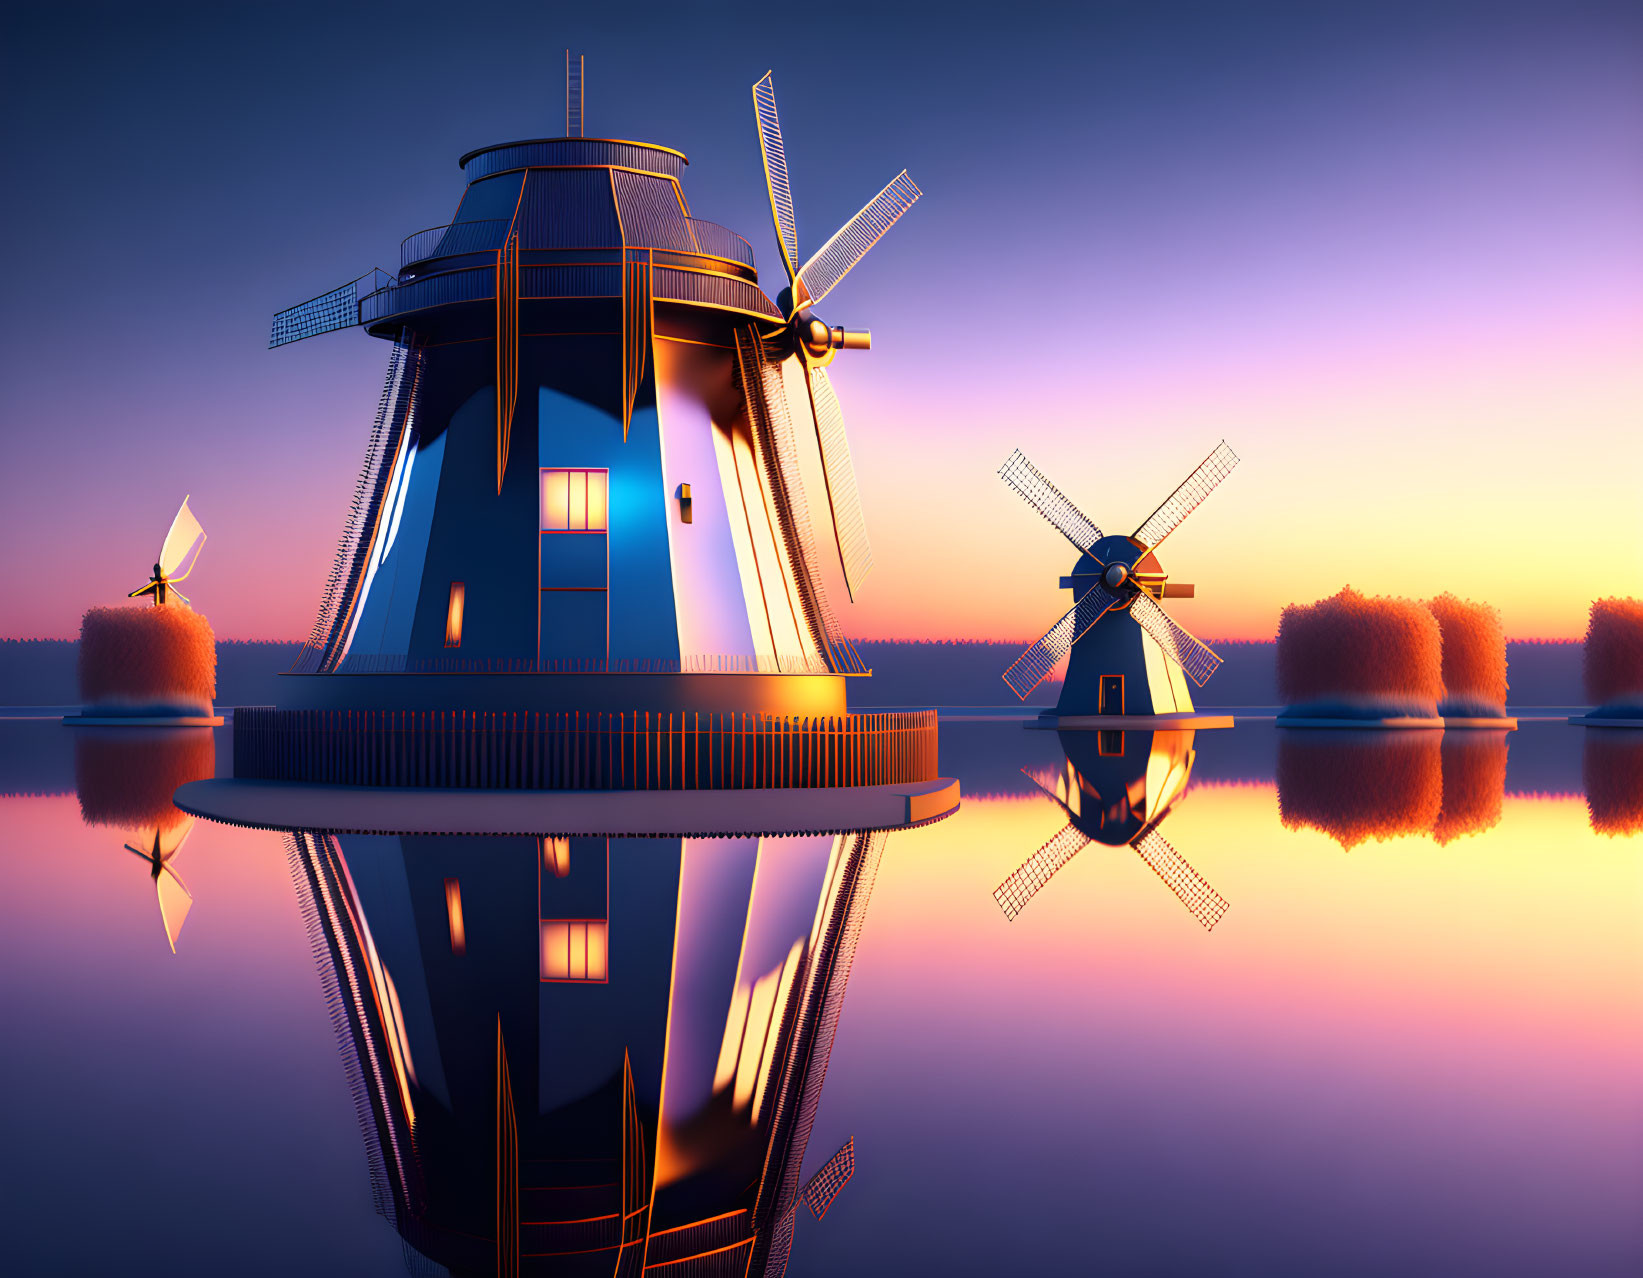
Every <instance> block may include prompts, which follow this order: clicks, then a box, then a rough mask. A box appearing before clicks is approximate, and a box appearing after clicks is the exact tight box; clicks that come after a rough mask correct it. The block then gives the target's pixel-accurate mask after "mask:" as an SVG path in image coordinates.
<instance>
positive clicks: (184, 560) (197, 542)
mask: <svg viewBox="0 0 1643 1278" xmlns="http://www.w3.org/2000/svg"><path fill="white" fill-rule="evenodd" d="M204 547H205V529H203V528H201V527H200V521H199V520H198V519H195V518H194V512H193V511H191V510H190V509H189V508H188V498H187V497H184V498H183V504H182V505H181V506H179V507H178V508H177V517H176V518H175V519H173V520H172V521H171V530H170V531H169V532H167V533H166V535H165V542H164V544H162V545H161V547H160V562H159V563H157V564H155V565H154V575H153V576H152V577H151V578H149V581H148V584H147V585H146V586H143V587H141V588H139V589H137V590H133V591H132V592H131V593H130V594H129V595H127V596H126V598H127V599H140V598H141V597H142V596H144V595H152V596H153V597H154V606H155V607H159V606H160V605H162V604H164V603H165V600H166V596H167V595H168V594H174V595H176V596H177V598H179V599H181V600H182V601H183V602H184V603H187V602H188V596H187V595H185V594H183V592H182V591H180V590H178V589H177V583H178V582H179V581H182V580H183V579H184V578H185V577H187V576H188V574H189V573H191V572H193V571H194V565H195V563H197V562H198V561H199V558H200V551H201V550H202V549H204Z"/></svg>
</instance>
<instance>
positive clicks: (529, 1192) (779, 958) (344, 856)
mask: <svg viewBox="0 0 1643 1278" xmlns="http://www.w3.org/2000/svg"><path fill="white" fill-rule="evenodd" d="M884 840H885V836H884V835H882V834H853V835H843V836H811V837H786V838H719V839H707V838H686V839H677V838H674V839H666V838H664V839H633V838H621V837H610V838H586V837H584V838H558V837H544V838H495V837H493V838H471V837H463V836H409V835H407V836H358V835H341V836H334V835H323V834H309V833H298V834H294V835H292V836H290V852H289V856H290V865H291V871H292V877H293V880H294V882H295V884H296V888H297V893H298V896H299V899H300V901H301V904H302V910H303V914H304V916H305V918H306V919H307V922H308V927H309V934H310V940H311V942H312V945H313V950H314V954H315V957H316V960H317V962H318V965H319V968H320V973H321V979H322V982H323V984H324V988H325V1000H326V1004H327V1006H328V1007H329V1008H330V1011H331V1016H332V1019H333V1023H334V1026H335V1029H336V1031H337V1036H338V1041H339V1045H340V1047H341V1049H342V1054H343V1058H344V1061H345V1065H346V1068H347V1072H348V1079H349V1084H350V1087H351V1089H352V1091H353V1094H354V1100H355V1107H356V1110H357V1112H358V1115H359V1118H360V1123H361V1127H362V1130H363V1133H364V1136H365V1144H366V1147H367V1152H368V1158H369V1162H370V1167H371V1180H372V1185H373V1188H374V1191H375V1195H376V1205H377V1208H378V1210H379V1211H380V1212H381V1213H382V1214H383V1215H384V1216H386V1217H387V1218H388V1219H389V1220H390V1221H392V1222H393V1224H394V1225H395V1227H396V1228H397V1229H398V1230H399V1232H400V1234H401V1235H402V1236H403V1238H404V1239H405V1240H406V1242H407V1243H408V1244H410V1245H411V1246H412V1247H413V1248H414V1249H415V1251H416V1252H417V1253H418V1254H419V1255H420V1256H423V1257H426V1258H428V1259H430V1260H433V1261H435V1262H437V1263H438V1264H440V1265H443V1266H446V1267H447V1268H449V1269H450V1270H451V1271H452V1272H455V1273H463V1274H468V1273H473V1274H478V1273H493V1272H495V1273H504V1274H512V1273H520V1272H532V1271H536V1272H549V1271H551V1272H555V1273H561V1272H577V1273H580V1272H583V1271H584V1270H586V1271H587V1272H596V1271H597V1272H600V1273H610V1272H613V1271H614V1272H617V1273H634V1274H637V1273H639V1272H640V1270H641V1268H642V1267H643V1266H645V1265H653V1266H654V1265H658V1264H665V1265H666V1266H667V1270H666V1272H667V1273H669V1274H677V1275H688V1274H707V1273H713V1274H718V1273H731V1272H734V1273H737V1274H741V1273H744V1272H764V1271H766V1270H769V1271H772V1272H780V1271H781V1270H782V1269H783V1268H784V1267H785V1264H786V1259H787V1254H788V1251H789V1248H790V1246H791V1243H792V1237H793V1221H794V1213H795V1209H796V1208H797V1207H798V1206H799V1205H800V1201H801V1199H803V1200H804V1201H806V1202H808V1204H809V1207H810V1210H811V1211H812V1212H813V1213H814V1214H816V1215H818V1216H819V1215H820V1214H821V1213H822V1212H824V1211H825V1210H826V1208H827V1205H828V1204H829V1203H830V1202H831V1201H832V1196H833V1195H834V1194H836V1193H837V1191H838V1189H839V1187H840V1186H841V1185H842V1184H843V1183H844V1181H845V1180H847V1179H848V1178H849V1175H850V1173H851V1171H852V1170H853V1168H854V1148H853V1145H852V1144H850V1143H847V1144H846V1146H845V1147H844V1148H843V1149H841V1150H840V1151H839V1153H838V1155H837V1156H835V1158H834V1159H832V1160H830V1161H829V1162H828V1163H827V1165H826V1166H824V1167H823V1169H822V1171H821V1172H820V1173H818V1174H817V1175H816V1176H814V1177H813V1178H812V1179H811V1182H810V1183H809V1184H807V1185H804V1186H801V1185H800V1183H799V1172H800V1167H801V1165H802V1164H803V1162H804V1158H805V1150H806V1145H807V1142H808V1140H809V1133H810V1128H811V1124H812V1123H813V1121H814V1118H815V1113H816V1107H817V1105H818V1103H819V1101H820V1097H821V1089H822V1083H823V1079H824V1077H825V1074H826V1068H827V1060H828V1055H829V1052H830V1051H831V1047H832V1040H833V1033H834V1028H835V1026H836V1024H837V1020H838V1013H839V1007H840V1004H841V1002H842V999H843V996H844V990H845V984H846V982H847V981H848V979H849V975H850V967H851V959H852V956H853V953H854V950H855V946H856V938H857V935H858V933H859V930H860V928H861V923H862V917H863V914H864V912H865V910H866V906H867V900H868V895H869V893H870V891H871V888H872V884H873V879H874V876H875V874H876V872H877V867H878V863H879V859H880V856H881V853H882V850H883V846H884Z"/></svg>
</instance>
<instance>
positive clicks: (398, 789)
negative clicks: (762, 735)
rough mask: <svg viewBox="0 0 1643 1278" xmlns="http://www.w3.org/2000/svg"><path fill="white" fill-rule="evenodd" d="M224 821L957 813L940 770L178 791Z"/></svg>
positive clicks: (434, 826) (588, 825)
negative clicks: (514, 785)
mask: <svg viewBox="0 0 1643 1278" xmlns="http://www.w3.org/2000/svg"><path fill="white" fill-rule="evenodd" d="M172 801H173V802H174V803H175V804H176V805H177V806H178V807H179V808H181V809H182V810H183V811H184V812H188V813H191V814H193V815H194V816H199V817H205V818H206V819H208V820H211V821H220V822H222V823H223V824H225V825H240V826H252V827H254V828H257V829H264V830H315V831H324V832H326V833H332V834H507V835H524V834H531V835H535V834H560V835H569V834H591V835H600V834H604V835H673V836H679V835H699V836H711V835H754V834H759V835H795V834H844V833H849V832H851V831H857V830H902V829H907V828H910V827H912V826H915V825H924V824H926V823H927V822H930V821H939V820H941V819H942V818H943V817H946V816H950V815H952V814H953V813H954V812H956V811H958V806H959V792H958V782H957V781H956V780H953V779H951V778H948V777H938V778H937V779H936V780H934V781H918V782H909V783H906V784H902V785H861V786H840V787H836V788H831V789H766V790H454V789H453V790H424V789H410V788H407V787H404V786H393V787H381V788H378V787H366V786H345V785H306V784H301V783H296V782H286V781H241V780H233V779H230V778H223V777H219V778H216V779H212V780H207V781H190V782H189V783H188V784H187V785H183V786H179V787H178V788H177V792H176V794H175V795H173V796H172Z"/></svg>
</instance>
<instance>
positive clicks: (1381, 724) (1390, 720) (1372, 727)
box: [1273, 715, 1498, 732]
mask: <svg viewBox="0 0 1643 1278" xmlns="http://www.w3.org/2000/svg"><path fill="white" fill-rule="evenodd" d="M1273 722H1274V723H1276V724H1277V725H1278V726H1279V727H1280V728H1363V729H1366V730H1368V731H1372V732H1373V731H1379V730H1381V729H1383V728H1389V729H1407V728H1442V727H1443V726H1444V721H1443V720H1442V719H1436V718H1434V719H1416V718H1412V717H1411V716H1408V715H1395V716H1389V717H1387V718H1385V719H1302V718H1294V719H1286V718H1284V717H1283V716H1282V715H1279V716H1278V717H1277V718H1276V719H1274V720H1273ZM1497 722H1498V721H1497Z"/></svg>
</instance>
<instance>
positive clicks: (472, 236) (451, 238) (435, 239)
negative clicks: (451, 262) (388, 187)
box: [399, 218, 510, 271]
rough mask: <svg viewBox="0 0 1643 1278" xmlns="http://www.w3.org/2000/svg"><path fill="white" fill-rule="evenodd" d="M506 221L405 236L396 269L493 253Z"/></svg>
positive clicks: (505, 232) (456, 224)
mask: <svg viewBox="0 0 1643 1278" xmlns="http://www.w3.org/2000/svg"><path fill="white" fill-rule="evenodd" d="M509 225H510V224H509V222H508V221H507V219H506V218H481V219H475V220H474V221H471V222H452V223H450V224H449V225H446V226H430V227H429V228H428V229H427V230H426V231H418V232H416V233H415V234H414V235H407V236H406V237H405V238H404V239H403V240H401V241H400V245H399V269H400V270H402V271H403V270H404V269H405V268H406V267H408V266H410V265H411V264H412V263H413V262H426V261H427V260H428V259H429V258H433V257H456V256H458V255H460V254H463V253H494V252H496V250H497V249H499V248H501V247H502V241H503V240H505V239H506V238H507V236H508V226H509Z"/></svg>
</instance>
